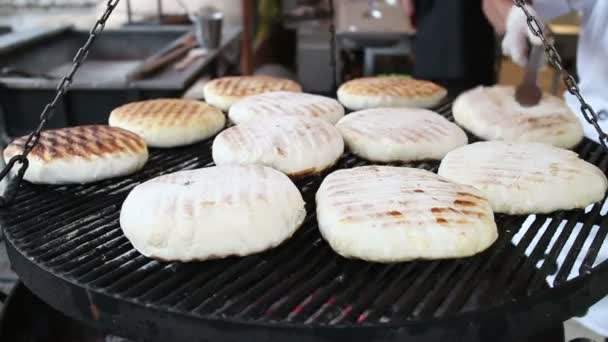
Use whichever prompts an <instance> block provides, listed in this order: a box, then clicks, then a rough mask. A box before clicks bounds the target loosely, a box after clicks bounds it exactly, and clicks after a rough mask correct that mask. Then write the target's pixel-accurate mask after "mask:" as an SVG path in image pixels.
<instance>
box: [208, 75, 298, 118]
mask: <svg viewBox="0 0 608 342" xmlns="http://www.w3.org/2000/svg"><path fill="white" fill-rule="evenodd" d="M282 90H283V91H291V92H301V91H302V87H300V85H299V84H298V83H296V82H294V81H291V80H288V79H283V78H275V77H270V76H234V77H222V78H218V79H215V80H213V81H210V82H209V83H207V84H205V87H204V88H203V92H204V94H205V101H207V103H209V104H210V105H212V106H215V107H217V108H219V109H221V110H223V111H228V109H230V106H232V105H233V104H234V103H235V102H237V101H239V100H241V99H244V98H245V97H247V96H252V95H258V94H262V93H267V92H271V91H282Z"/></svg>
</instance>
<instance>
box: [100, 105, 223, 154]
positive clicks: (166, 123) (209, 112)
mask: <svg viewBox="0 0 608 342" xmlns="http://www.w3.org/2000/svg"><path fill="white" fill-rule="evenodd" d="M109 123H110V126H114V127H120V128H124V129H126V130H129V131H132V132H135V133H137V134H138V135H140V136H141V137H142V138H144V140H145V141H146V143H147V144H148V146H150V147H176V146H182V145H190V144H193V143H195V142H198V141H201V140H204V139H207V138H209V137H211V136H213V135H215V134H216V133H217V132H219V131H221V130H222V128H224V125H225V124H226V118H225V117H224V114H223V113H222V112H221V111H220V110H219V109H216V108H214V107H211V106H209V105H207V104H206V103H204V102H200V101H195V100H183V99H156V100H147V101H140V102H133V103H129V104H126V105H123V106H120V107H118V108H116V109H114V110H113V111H112V113H111V114H110V120H109Z"/></svg>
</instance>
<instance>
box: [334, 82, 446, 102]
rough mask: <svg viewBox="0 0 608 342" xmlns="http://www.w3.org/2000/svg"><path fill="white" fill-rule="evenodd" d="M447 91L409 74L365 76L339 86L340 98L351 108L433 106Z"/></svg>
mask: <svg viewBox="0 0 608 342" xmlns="http://www.w3.org/2000/svg"><path fill="white" fill-rule="evenodd" d="M446 95H447V90H446V89H445V88H443V87H441V86H439V85H437V84H435V83H432V82H429V81H421V80H416V79H413V78H408V77H398V76H388V77H365V78H358V79H355V80H352V81H348V82H346V83H344V84H343V85H342V86H340V88H339V89H338V100H340V102H341V103H342V104H343V105H344V106H345V107H346V108H349V109H352V110H360V109H368V108H382V107H416V108H430V107H433V106H436V105H437V104H439V102H441V100H442V99H443V98H444V97H445V96H446Z"/></svg>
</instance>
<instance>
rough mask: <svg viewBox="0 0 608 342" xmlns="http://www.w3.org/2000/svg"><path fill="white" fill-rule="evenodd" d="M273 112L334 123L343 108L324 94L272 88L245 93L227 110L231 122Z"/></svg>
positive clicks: (257, 117)
mask: <svg viewBox="0 0 608 342" xmlns="http://www.w3.org/2000/svg"><path fill="white" fill-rule="evenodd" d="M277 115H289V116H306V117H312V118H317V119H322V120H325V121H327V122H329V123H331V124H335V123H336V122H338V120H340V118H342V117H343V116H344V107H342V105H341V104H340V103H339V102H338V101H336V100H334V99H332V98H329V97H325V96H320V95H313V94H305V93H295V92H290V91H274V92H270V93H264V94H260V95H253V96H249V97H247V98H245V99H243V100H241V101H239V102H237V103H235V104H234V105H233V106H232V107H230V111H229V112H228V117H229V118H230V121H232V122H234V123H235V124H242V123H246V122H250V121H253V120H260V119H263V118H266V117H270V116H277Z"/></svg>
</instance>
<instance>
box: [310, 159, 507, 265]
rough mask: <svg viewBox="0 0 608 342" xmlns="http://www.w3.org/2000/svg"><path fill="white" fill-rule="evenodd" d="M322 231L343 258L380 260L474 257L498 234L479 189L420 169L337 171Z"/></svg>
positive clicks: (321, 201)
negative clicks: (452, 181)
mask: <svg viewBox="0 0 608 342" xmlns="http://www.w3.org/2000/svg"><path fill="white" fill-rule="evenodd" d="M316 201H317V219H318V221H319V230H320V231H321V234H322V235H323V237H324V238H325V240H327V242H328V243H329V244H330V246H331V247H332V248H333V249H334V250H335V251H336V252H337V253H339V254H341V255H343V256H345V257H349V258H358V259H363V260H368V261H375V262H401V261H408V260H413V259H444V258H458V257H466V256H470V255H473V254H476V253H479V252H481V251H483V250H485V249H486V248H488V247H489V246H490V245H491V244H492V243H493V242H494V241H495V240H496V238H497V236H498V232H497V228H496V223H495V222H494V214H493V213H492V210H491V208H490V204H489V203H488V201H487V200H486V199H484V198H483V197H482V196H481V194H480V193H479V191H477V190H476V189H474V188H473V187H470V186H466V185H460V184H455V183H451V182H449V181H447V180H445V179H443V178H441V177H438V176H437V175H436V174H434V173H432V172H429V171H425V170H421V169H413V168H401V167H391V166H363V167H357V168H353V169H344V170H339V171H336V172H334V173H332V174H330V175H329V176H327V177H326V178H325V180H324V181H323V183H322V184H321V187H320V188H319V191H318V192H317V195H316Z"/></svg>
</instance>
